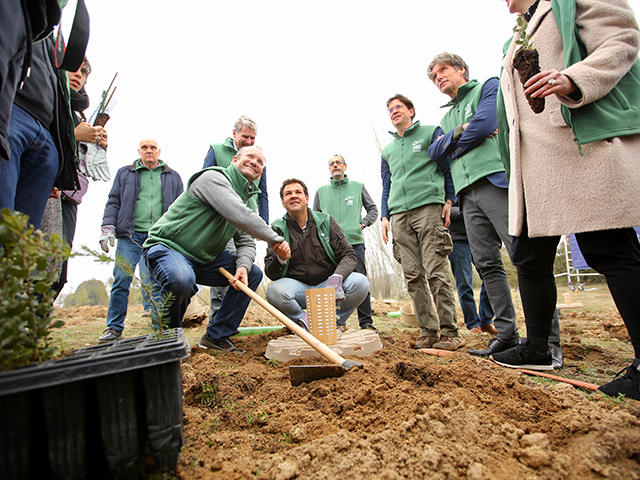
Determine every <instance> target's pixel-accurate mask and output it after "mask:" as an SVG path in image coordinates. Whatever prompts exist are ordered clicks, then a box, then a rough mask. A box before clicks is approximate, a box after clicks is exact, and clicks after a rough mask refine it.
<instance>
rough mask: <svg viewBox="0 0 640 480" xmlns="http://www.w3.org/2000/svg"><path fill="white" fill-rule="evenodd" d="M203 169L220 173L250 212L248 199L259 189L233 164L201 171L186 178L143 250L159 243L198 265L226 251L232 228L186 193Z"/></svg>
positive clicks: (206, 205) (223, 219)
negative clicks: (182, 187)
mask: <svg viewBox="0 0 640 480" xmlns="http://www.w3.org/2000/svg"><path fill="white" fill-rule="evenodd" d="M207 170H216V171H218V172H222V173H223V174H224V176H225V177H227V178H228V179H229V182H230V183H231V186H232V187H233V190H234V191H235V192H236V193H237V194H238V195H239V196H240V198H242V201H243V202H244V203H245V205H247V206H248V207H249V208H252V209H253V207H252V206H251V205H250V203H251V202H250V200H251V199H252V198H254V196H255V194H256V193H257V192H258V191H259V190H257V189H256V188H255V187H254V186H253V184H249V182H248V181H247V179H246V178H245V177H244V176H243V175H242V174H241V173H240V171H239V170H238V169H237V168H236V166H235V165H230V166H228V167H226V168H222V167H210V168H205V169H204V170H201V171H199V172H198V173H196V174H195V175H193V176H192V177H191V178H190V179H189V183H188V184H187V188H186V189H185V190H184V192H182V194H181V195H180V196H179V197H178V198H177V199H176V201H175V202H173V204H172V205H171V207H169V210H167V212H166V213H165V214H164V215H163V216H162V217H161V218H160V220H158V221H157V222H156V224H155V225H154V226H153V227H151V230H149V238H147V241H146V242H144V246H145V248H148V247H151V246H153V245H156V244H158V243H161V244H162V245H164V246H166V247H168V248H171V249H173V250H176V251H178V252H180V253H182V254H184V255H186V256H188V257H189V258H192V259H194V260H195V261H197V262H200V263H211V262H213V261H214V260H215V258H216V257H217V256H218V254H219V253H220V252H222V251H223V250H224V249H225V248H227V243H228V242H229V240H230V239H231V238H232V237H233V236H234V235H235V233H236V231H237V229H236V227H234V226H233V225H231V224H230V223H229V222H228V221H227V220H225V218H224V217H223V216H222V215H220V214H219V213H218V212H217V211H216V210H214V209H213V208H212V207H211V206H210V205H208V204H206V203H204V202H201V201H200V200H196V199H195V198H193V197H192V196H191V194H190V193H189V187H190V186H191V183H193V181H194V180H195V179H196V178H198V177H199V176H200V175H202V173H203V172H206V171H207ZM254 211H255V209H254Z"/></svg>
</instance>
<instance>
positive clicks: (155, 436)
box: [0, 328, 190, 479]
mask: <svg viewBox="0 0 640 480" xmlns="http://www.w3.org/2000/svg"><path fill="white" fill-rule="evenodd" d="M189 354H190V348H189V343H188V342H187V340H186V337H185V336H184V333H183V332H182V329H179V328H178V329H171V330H166V331H164V332H163V333H162V334H159V333H154V334H150V335H146V336H142V337H135V338H129V339H125V340H121V341H118V342H115V343H109V344H103V345H97V346H93V347H88V348H83V349H80V350H76V351H75V352H74V353H73V354H72V355H70V356H68V357H65V358H61V359H58V360H53V361H50V362H43V363H40V364H37V365H29V366H25V367H21V368H17V369H15V370H12V371H10V372H6V373H3V374H0V425H1V427H0V478H11V479H14V478H16V479H20V478H26V479H31V478H38V479H42V478H56V479H58V478H59V479H75V478H78V479H85V478H91V479H100V478H136V477H137V476H138V475H139V473H140V463H141V459H142V454H143V452H144V451H145V449H147V448H148V451H149V452H150V453H151V454H152V455H153V457H154V459H155V461H156V464H157V466H158V469H159V470H160V471H163V472H166V471H170V470H173V469H175V468H176V466H177V463H178V455H179V453H180V448H181V446H182V429H183V423H182V373H181V368H180V364H181V360H182V359H184V358H187V357H188V356H189Z"/></svg>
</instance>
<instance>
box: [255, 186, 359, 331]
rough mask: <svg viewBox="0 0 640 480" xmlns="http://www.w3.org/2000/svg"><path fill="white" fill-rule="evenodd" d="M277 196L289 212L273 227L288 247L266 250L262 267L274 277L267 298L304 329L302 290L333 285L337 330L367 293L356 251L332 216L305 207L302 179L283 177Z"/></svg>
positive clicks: (304, 190)
mask: <svg viewBox="0 0 640 480" xmlns="http://www.w3.org/2000/svg"><path fill="white" fill-rule="evenodd" d="M280 198H281V199H282V206H283V207H284V208H285V210H286V211H287V213H286V214H285V215H284V217H282V218H279V219H277V220H276V221H275V222H273V223H272V225H271V226H272V227H273V229H274V230H275V231H276V233H278V234H279V235H282V236H283V237H284V239H285V241H286V242H288V243H289V244H290V245H291V256H290V258H287V257H285V256H283V255H282V254H281V253H279V252H278V250H277V249H275V248H269V249H267V256H266V257H265V260H264V270H265V273H266V274H267V277H269V278H270V279H271V280H273V283H272V284H271V285H269V288H268V289H267V300H269V303H271V304H272V305H273V306H274V307H276V308H277V309H278V310H280V311H281V312H282V313H284V314H285V315H287V316H288V317H289V318H290V319H291V320H293V321H294V322H296V323H297V324H298V325H300V326H301V327H303V328H306V329H307V330H308V329H309V322H308V319H307V314H306V312H305V311H304V310H303V309H304V308H305V307H306V300H305V295H304V291H305V290H307V289H310V288H325V287H333V288H335V289H336V301H338V302H340V310H339V312H338V322H337V323H338V328H339V329H340V330H341V331H344V329H342V328H340V327H341V326H344V325H345V324H346V323H347V319H348V318H349V316H350V315H351V314H352V313H353V311H354V310H355V309H356V308H357V307H358V305H360V304H361V303H362V301H363V300H364V298H365V297H366V296H367V293H369V281H368V280H367V277H365V276H364V275H361V274H360V273H357V272H355V271H354V269H355V267H356V264H357V263H358V260H357V258H356V253H355V252H354V251H353V247H352V246H351V245H349V242H348V241H347V239H346V237H345V235H344V233H343V231H342V229H341V228H340V225H338V223H337V222H336V221H335V219H334V218H333V217H331V216H329V215H327V214H326V213H322V212H315V211H313V210H310V209H309V208H308V204H309V190H308V189H307V186H306V185H305V183H304V182H303V181H302V180H298V179H296V178H290V179H288V180H285V181H284V182H283V183H282V187H280Z"/></svg>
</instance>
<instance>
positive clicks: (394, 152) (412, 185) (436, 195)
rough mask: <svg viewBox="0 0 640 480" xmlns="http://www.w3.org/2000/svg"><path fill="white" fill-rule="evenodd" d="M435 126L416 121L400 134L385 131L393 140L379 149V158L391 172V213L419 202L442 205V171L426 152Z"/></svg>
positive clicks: (416, 206)
mask: <svg viewBox="0 0 640 480" xmlns="http://www.w3.org/2000/svg"><path fill="white" fill-rule="evenodd" d="M435 130H436V126H435V125H420V121H417V122H415V123H414V124H413V125H411V126H410V127H409V128H408V129H407V130H406V131H405V132H404V136H403V137H401V136H400V135H398V133H397V132H389V133H390V134H391V135H392V136H393V137H394V140H393V141H392V142H391V143H390V144H388V145H387V146H386V147H384V148H383V149H382V158H383V159H384V160H385V161H386V162H387V164H388V165H389V172H390V173H391V189H390V191H389V199H388V200H387V205H388V207H389V212H390V214H391V215H393V214H395V213H402V212H408V211H409V210H413V209H414V208H418V207H422V206H423V205H430V204H436V203H439V204H442V205H444V202H445V198H444V175H443V174H442V172H441V171H440V169H439V168H438V165H437V164H436V163H435V162H432V161H431V157H429V152H428V148H429V145H431V140H432V139H433V132H435Z"/></svg>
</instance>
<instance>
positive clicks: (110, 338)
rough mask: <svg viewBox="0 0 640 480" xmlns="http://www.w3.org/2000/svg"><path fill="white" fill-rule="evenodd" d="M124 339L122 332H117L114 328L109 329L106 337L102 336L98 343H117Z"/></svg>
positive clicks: (105, 333) (106, 331) (105, 332)
mask: <svg viewBox="0 0 640 480" xmlns="http://www.w3.org/2000/svg"><path fill="white" fill-rule="evenodd" d="M121 337H122V330H116V329H114V328H107V329H106V330H105V331H104V335H102V336H101V337H100V338H99V339H98V341H99V342H100V343H109V342H115V341H116V340H120V338H121Z"/></svg>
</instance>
